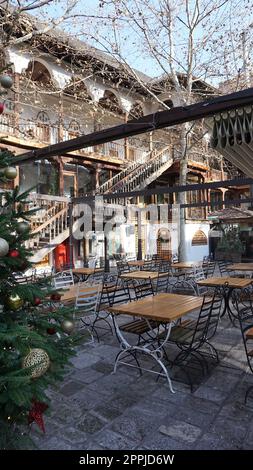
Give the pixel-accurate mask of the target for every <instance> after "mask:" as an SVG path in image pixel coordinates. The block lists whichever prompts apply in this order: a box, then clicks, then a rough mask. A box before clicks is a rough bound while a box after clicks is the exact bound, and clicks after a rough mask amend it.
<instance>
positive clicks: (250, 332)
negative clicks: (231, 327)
mask: <svg viewBox="0 0 253 470" xmlns="http://www.w3.org/2000/svg"><path fill="white" fill-rule="evenodd" d="M246 339H253V327H252V328H250V329H249V330H248V331H247V332H246Z"/></svg>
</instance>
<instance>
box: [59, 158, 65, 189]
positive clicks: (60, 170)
mask: <svg viewBox="0 0 253 470" xmlns="http://www.w3.org/2000/svg"><path fill="white" fill-rule="evenodd" d="M58 165H59V194H60V196H63V194H64V175H63V168H64V165H63V161H62V158H61V157H58Z"/></svg>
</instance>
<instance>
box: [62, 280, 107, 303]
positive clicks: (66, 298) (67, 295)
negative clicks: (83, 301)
mask: <svg viewBox="0 0 253 470" xmlns="http://www.w3.org/2000/svg"><path fill="white" fill-rule="evenodd" d="M101 286H102V284H94V286H87V284H85V283H80V284H74V285H73V286H70V287H69V288H68V289H64V290H62V292H61V291H60V290H59V291H58V292H59V294H60V295H61V302H63V303H65V302H74V301H75V300H76V297H77V293H78V290H79V289H82V292H84V291H85V292H87V295H88V294H90V293H91V292H95V291H98V290H101Z"/></svg>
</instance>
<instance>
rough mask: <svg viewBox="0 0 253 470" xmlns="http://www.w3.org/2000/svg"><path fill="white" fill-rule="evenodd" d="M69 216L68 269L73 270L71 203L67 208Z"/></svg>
mask: <svg viewBox="0 0 253 470" xmlns="http://www.w3.org/2000/svg"><path fill="white" fill-rule="evenodd" d="M68 216H69V267H70V269H73V267H74V263H73V202H69V207H68Z"/></svg>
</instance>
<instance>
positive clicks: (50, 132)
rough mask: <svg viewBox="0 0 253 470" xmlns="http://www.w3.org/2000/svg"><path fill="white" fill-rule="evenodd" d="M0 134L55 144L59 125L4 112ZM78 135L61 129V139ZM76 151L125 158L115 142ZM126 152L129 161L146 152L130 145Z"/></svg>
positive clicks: (139, 157)
mask: <svg viewBox="0 0 253 470" xmlns="http://www.w3.org/2000/svg"><path fill="white" fill-rule="evenodd" d="M16 118H17V119H16ZM0 134H1V135H2V136H9V135H12V136H14V137H16V138H18V139H24V140H30V141H31V140H32V141H36V142H39V143H42V144H56V143H58V142H59V126H58V125H57V124H51V123H50V124H46V123H42V122H39V121H34V120H31V119H24V118H23V117H22V116H21V117H20V116H16V115H15V114H14V113H8V114H7V113H6V114H5V113H4V114H2V115H1V116H0ZM80 135H82V133H81V132H79V133H78V132H75V135H73V132H71V131H68V130H67V129H63V140H68V139H73V138H74V137H78V136H80ZM78 152H79V153H81V154H84V155H86V156H87V155H91V154H95V155H101V156H102V157H110V158H115V159H117V160H122V161H125V160H126V159H125V146H124V145H123V144H120V143H117V142H107V143H105V144H102V145H96V146H92V147H87V148H84V149H80V150H79V151H78ZM128 152H129V155H131V161H140V162H142V161H143V160H144V159H145V155H146V153H147V152H146V151H145V150H144V149H139V148H136V147H132V146H129V148H128Z"/></svg>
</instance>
